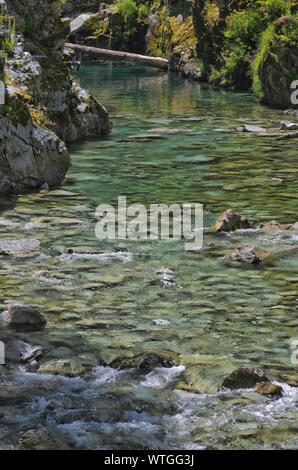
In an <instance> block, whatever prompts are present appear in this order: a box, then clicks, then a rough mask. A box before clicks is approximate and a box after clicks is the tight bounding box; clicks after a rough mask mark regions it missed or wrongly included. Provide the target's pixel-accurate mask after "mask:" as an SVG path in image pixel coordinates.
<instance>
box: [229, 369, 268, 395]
mask: <svg viewBox="0 0 298 470" xmlns="http://www.w3.org/2000/svg"><path fill="white" fill-rule="evenodd" d="M264 382H269V380H268V378H267V377H266V375H265V373H264V372H263V371H262V370H260V369H255V368H242V367H241V368H239V369H236V370H235V371H234V372H232V373H231V374H230V375H228V376H227V377H226V378H225V380H224V381H223V383H222V389H230V390H236V389H239V388H253V387H255V385H257V384H259V383H264Z"/></svg>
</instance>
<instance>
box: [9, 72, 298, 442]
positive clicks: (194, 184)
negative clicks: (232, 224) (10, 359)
mask: <svg viewBox="0 0 298 470" xmlns="http://www.w3.org/2000/svg"><path fill="white" fill-rule="evenodd" d="M77 78H78V80H80V82H81V84H82V85H83V86H84V87H86V88H90V89H92V90H93V91H94V92H95V94H96V95H97V96H98V97H99V99H100V101H101V102H103V103H104V104H107V105H108V107H109V109H110V110H111V114H112V116H113V118H112V119H113V122H114V130H113V132H112V133H111V134H110V135H109V136H108V137H103V138H101V139H97V140H93V141H89V142H82V143H76V144H73V145H72V146H71V153H72V158H73V166H72V168H71V170H70V173H69V180H68V182H67V183H66V184H65V186H64V187H63V188H62V189H63V192H60V191H58V192H55V191H54V192H49V193H46V192H42V193H39V194H33V195H24V196H19V197H16V198H11V200H10V201H8V203H7V202H6V203H5V202H4V201H3V203H0V204H1V211H2V213H1V217H0V233H1V237H11V238H23V237H27V238H30V237H31V238H37V239H39V240H40V241H41V251H42V255H41V256H39V257H37V258H35V259H26V260H24V259H18V260H11V259H9V258H4V257H2V258H1V259H0V290H1V299H2V301H1V303H2V308H3V309H4V308H5V306H6V305H8V304H11V303H13V302H20V303H24V304H30V305H32V306H35V307H37V308H38V309H39V310H40V311H42V312H43V313H44V314H45V316H46V318H47V321H48V324H47V328H46V330H45V331H44V332H34V333H28V332H27V333H24V334H21V333H20V334H18V336H19V337H20V338H22V339H23V340H25V341H27V342H29V343H30V344H41V345H43V347H44V348H45V349H46V350H47V351H48V352H47V355H46V358H45V359H44V362H46V361H57V360H60V359H72V360H75V361H76V362H75V365H76V366H77V367H79V368H80V370H85V371H86V373H87V375H84V377H83V378H73V379H70V378H69V379H66V378H63V377H60V376H52V375H40V374H33V373H31V374H29V373H26V372H24V371H23V370H18V371H16V372H5V374H4V373H3V370H2V371H1V373H3V374H4V375H3V377H2V385H1V387H0V404H1V408H0V413H1V417H0V420H1V426H0V433H1V441H2V442H3V443H4V444H15V443H16V439H17V436H18V435H19V434H20V433H21V432H22V431H24V430H26V429H29V428H34V427H37V426H40V425H46V426H48V427H49V428H53V429H54V430H55V432H57V433H60V434H61V435H62V436H64V437H66V438H67V439H68V440H69V441H70V442H71V444H72V445H73V446H75V447H77V448H105V449H109V448H115V449H116V448H117V449H118V448H122V449H129V448H145V449H148V448H151V449H165V448H169V449H174V448H177V449H182V448H187V449H195V448H293V447H296V448H297V445H298V442H297V432H296V427H295V422H296V420H297V412H296V411H295V409H296V403H297V389H296V388H295V387H289V386H288V385H286V384H285V383H282V386H283V388H284V396H283V397H282V398H281V399H279V400H277V401H272V400H270V399H266V398H264V397H262V396H260V395H256V394H255V393H252V392H251V391H237V392H224V393H223V392H220V393H215V392H216V391H217V390H218V387H219V385H220V384H221V382H222V379H223V377H224V376H225V375H226V374H227V373H229V372H231V371H232V370H233V369H234V368H235V367H239V366H257V367H260V368H265V369H266V370H270V371H271V373H272V374H273V375H274V373H279V372H286V373H288V374H292V375H293V374H294V375H295V374H296V376H297V370H295V368H293V366H292V365H291V363H290V339H291V338H292V337H295V336H297V335H298V333H297V325H298V321H297V315H296V312H297V305H296V298H297V274H296V273H297V260H296V259H295V257H294V253H295V251H294V250H292V251H291V250H290V251H287V252H285V253H283V256H280V255H278V256H277V257H276V260H275V262H274V263H273V264H272V265H270V266H266V267H263V268H257V269H249V270H248V269H243V268H240V269H236V268H231V267H228V266H226V264H225V263H224V261H223V257H224V256H225V254H227V253H228V252H230V251H231V250H232V249H233V248H234V247H235V246H236V245H238V244H243V243H245V244H246V243H247V244H254V243H255V244H258V245H261V246H263V247H265V248H267V249H268V250H269V251H272V252H273V253H277V252H278V251H279V250H280V249H281V248H283V247H287V249H288V248H289V247H292V248H294V246H295V245H297V233H295V232H291V233H290V232H285V233H282V232H272V233H269V232H261V231H257V230H249V231H245V232H241V231H238V232H236V233H234V234H227V235H225V234H217V235H216V234H209V233H208V232H207V229H208V227H210V226H211V225H212V224H213V223H214V222H215V220H216V218H217V217H218V215H219V214H220V213H221V212H223V211H224V210H225V209H227V208H229V207H232V208H236V209H237V210H239V212H240V213H241V214H243V215H245V216H247V217H248V218H249V219H251V220H255V221H264V220H271V219H278V220H279V221H281V222H294V221H295V220H297V202H296V199H295V198H296V194H297V183H296V181H297V165H296V162H295V157H296V155H297V148H296V147H295V146H294V141H292V142H291V141H277V140H276V139H275V138H274V137H272V136H265V137H264V136H252V135H248V134H238V133H236V132H235V128H236V127H239V125H241V124H242V123H243V122H247V123H257V124H260V125H262V126H263V127H268V128H272V127H274V124H273V123H272V122H271V121H272V120H273V119H276V118H277V117H280V116H279V114H280V113H278V112H277V111H274V112H273V111H269V110H268V109H266V108H263V107H262V106H260V105H259V104H257V103H255V102H253V100H252V98H251V97H250V96H249V95H247V94H240V93H231V92H225V91H217V90H212V89H210V88H208V87H206V86H203V85H199V84H192V83H189V82H187V81H184V80H181V79H180V78H179V77H178V76H177V75H171V74H170V75H168V74H165V73H163V72H159V71H154V70H152V69H144V68H141V67H140V68H138V67H124V66H117V67H109V66H107V67H106V66H105V67H99V66H96V67H95V66H90V67H89V66H88V67H87V66H84V67H82V69H81V71H80V75H79V76H78V77H77ZM199 118H200V119H199ZM273 177H279V178H282V179H283V180H284V183H283V184H282V185H281V186H274V185H273V184H272V181H271V179H272V178H273ZM65 191H68V194H67V193H65ZM119 195H126V196H127V199H128V204H131V203H141V204H145V205H149V204H151V203H161V202H165V203H168V204H171V203H174V202H176V203H180V204H181V203H185V202H198V203H203V204H204V209H205V218H204V223H205V228H206V233H205V239H204V244H205V246H206V247H207V246H208V249H206V250H203V251H202V252H200V253H189V252H185V250H184V241H183V240H181V241H154V242H150V243H149V242H145V241H143V242H137V243H135V242H129V241H125V240H121V241H117V242H102V241H98V240H97V239H96V238H95V235H94V228H95V223H96V220H95V218H94V209H95V207H96V205H97V204H100V203H102V202H107V203H109V204H115V205H116V204H117V199H118V196H119ZM7 204H9V205H7ZM70 246H76V247H81V253H82V254H72V255H71V254H65V250H66V248H68V247H70ZM84 250H85V252H84ZM86 250H87V252H86ZM79 251H80V250H79ZM92 252H93V253H94V254H90V253H92ZM96 252H99V253H97V254H96ZM169 279H170V282H168V281H169ZM1 335H4V333H3V332H1ZM5 335H8V334H7V333H5ZM6 339H7V337H5V340H6ZM148 350H162V351H164V350H167V351H171V352H173V353H176V354H178V355H179V358H180V362H181V365H180V366H178V367H175V368H173V369H156V370H154V371H153V372H152V373H150V374H149V375H147V376H144V375H141V374H140V373H138V372H137V371H135V370H134V369H132V370H128V371H125V372H120V371H116V370H115V369H113V368H111V367H108V366H110V365H111V364H113V363H119V361H121V360H123V359H130V358H132V357H134V356H135V355H139V354H140V353H142V352H144V351H148ZM190 383H191V384H192V386H191V387H190V388H187V386H188V385H189V384H190ZM190 389H191V390H196V391H197V392H198V391H200V392H201V393H200V394H194V393H186V390H190ZM7 392H9V396H10V399H9V400H7V399H6V400H4V399H3V398H2V397H3V396H6V397H7ZM3 394H4V395H3ZM5 394H6V395H5Z"/></svg>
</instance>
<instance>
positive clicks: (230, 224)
mask: <svg viewBox="0 0 298 470" xmlns="http://www.w3.org/2000/svg"><path fill="white" fill-rule="evenodd" d="M250 227H251V225H250V223H249V222H248V220H247V218H246V217H244V216H241V215H240V214H238V212H236V211H234V210H233V209H228V210H226V211H225V212H224V213H223V214H221V216H220V217H219V219H218V220H217V222H216V224H215V225H214V227H213V228H212V231H214V232H232V231H234V230H238V229H247V228H250Z"/></svg>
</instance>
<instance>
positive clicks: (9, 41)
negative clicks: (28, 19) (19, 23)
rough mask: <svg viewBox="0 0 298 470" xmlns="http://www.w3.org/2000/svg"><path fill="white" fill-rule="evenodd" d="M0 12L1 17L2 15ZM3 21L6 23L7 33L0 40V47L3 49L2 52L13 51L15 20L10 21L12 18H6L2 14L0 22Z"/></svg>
mask: <svg viewBox="0 0 298 470" xmlns="http://www.w3.org/2000/svg"><path fill="white" fill-rule="evenodd" d="M2 13H3V11H2ZM2 13H1V17H2ZM1 17H0V18H1ZM5 22H7V23H8V25H7V26H8V28H7V29H8V35H7V36H6V37H5V38H4V39H3V40H2V45H1V49H2V50H3V51H4V53H8V54H9V53H10V52H11V51H13V48H14V46H15V40H16V22H15V20H14V21H12V19H11V18H10V17H9V18H8V19H7V18H6V17H5V16H4V15H3V17H2V24H4V23H5Z"/></svg>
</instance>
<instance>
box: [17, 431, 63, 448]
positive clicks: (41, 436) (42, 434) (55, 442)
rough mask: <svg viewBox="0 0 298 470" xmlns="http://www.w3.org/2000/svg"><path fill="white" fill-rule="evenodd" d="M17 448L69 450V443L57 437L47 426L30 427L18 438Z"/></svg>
mask: <svg viewBox="0 0 298 470" xmlns="http://www.w3.org/2000/svg"><path fill="white" fill-rule="evenodd" d="M17 449H18V450H70V447H69V445H68V444H67V443H66V442H64V441H62V440H61V439H58V438H57V437H56V436H54V435H53V434H52V433H51V432H49V431H48V430H47V428H40V429H30V430H29V431H27V432H25V433H24V434H22V435H21V436H20V437H19V439H18V445H17Z"/></svg>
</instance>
